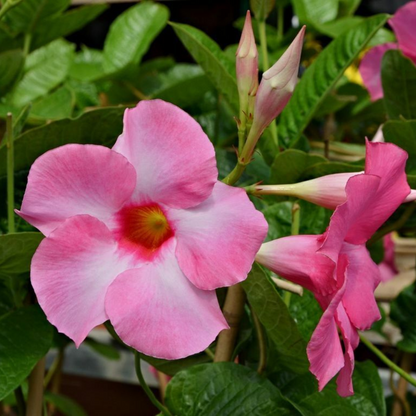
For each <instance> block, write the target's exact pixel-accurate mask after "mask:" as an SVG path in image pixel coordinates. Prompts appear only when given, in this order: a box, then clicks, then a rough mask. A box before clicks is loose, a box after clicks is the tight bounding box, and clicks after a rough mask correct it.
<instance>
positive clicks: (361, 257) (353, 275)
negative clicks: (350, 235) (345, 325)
mask: <svg viewBox="0 0 416 416" xmlns="http://www.w3.org/2000/svg"><path fill="white" fill-rule="evenodd" d="M341 253H342V254H345V255H347V256H348V267H347V274H348V283H347V285H346V288H345V293H344V297H343V298H342V303H343V305H344V307H345V309H346V311H347V314H348V316H349V318H350V320H351V322H352V323H353V325H354V326H355V327H356V328H358V329H361V330H366V329H369V328H370V327H371V325H373V323H374V322H375V321H378V320H379V319H380V317H381V316H380V311H379V309H378V306H377V302H376V300H375V297H374V291H375V290H376V288H377V286H378V285H379V283H380V281H381V276H380V271H379V269H378V267H377V264H375V263H374V262H373V260H372V259H371V257H370V253H369V252H368V250H367V248H366V247H365V246H364V245H355V244H347V243H345V244H344V245H343V247H342V251H341Z"/></svg>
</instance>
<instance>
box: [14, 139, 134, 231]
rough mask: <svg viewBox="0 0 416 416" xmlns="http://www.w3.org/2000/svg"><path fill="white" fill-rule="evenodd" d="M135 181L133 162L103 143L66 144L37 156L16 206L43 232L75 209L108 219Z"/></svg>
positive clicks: (129, 191) (123, 201)
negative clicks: (19, 202) (19, 203)
mask: <svg viewBox="0 0 416 416" xmlns="http://www.w3.org/2000/svg"><path fill="white" fill-rule="evenodd" d="M135 185H136V173H135V171H134V168H133V166H132V165H131V164H130V163H129V162H128V161H127V159H126V158H125V157H123V156H122V155H120V154H118V153H116V152H114V151H112V150H110V149H107V148H106V147H103V146H94V145H78V144H68V145H66V146H62V147H58V148H56V149H53V150H50V151H49V152H46V153H45V154H44V155H42V156H40V157H39V158H38V159H37V160H36V161H35V163H34V164H33V165H32V168H31V169H30V172H29V179H28V184H27V187H26V192H25V195H24V198H23V202H22V208H21V211H16V212H17V214H18V215H20V216H21V217H22V218H24V219H25V220H26V221H28V222H29V223H30V224H32V225H33V226H35V227H36V228H38V229H39V230H40V231H41V232H42V233H43V234H45V235H48V234H49V233H50V232H51V231H53V230H54V229H55V228H56V227H58V226H59V225H60V224H61V223H62V222H63V221H65V219H67V218H69V217H72V216H74V215H78V214H89V215H92V216H94V217H96V218H98V219H100V220H101V221H103V222H105V223H108V221H109V219H110V218H111V217H112V215H113V214H114V213H115V212H117V211H118V210H119V209H120V208H121V207H122V206H123V204H124V203H125V202H126V200H128V199H129V198H130V196H131V195H132V193H133V190H134V187H135Z"/></svg>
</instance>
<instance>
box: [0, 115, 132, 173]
mask: <svg viewBox="0 0 416 416" xmlns="http://www.w3.org/2000/svg"><path fill="white" fill-rule="evenodd" d="M123 113H124V108H121V107H117V108H112V107H108V108H103V109H99V110H94V111H89V112H87V113H85V114H83V115H82V116H81V117H79V118H76V119H72V120H71V119H65V120H59V121H54V122H52V123H49V124H47V125H45V126H42V127H38V128H35V129H31V130H28V131H26V132H25V133H23V134H22V135H21V136H19V137H17V138H16V140H15V144H14V150H15V171H16V172H17V171H19V170H25V169H29V168H30V166H31V164H32V163H33V162H34V161H35V160H36V158H38V157H39V156H40V155H42V154H43V153H45V152H47V151H48V150H50V149H54V148H55V147H59V146H63V145H64V144H68V143H80V144H100V145H104V146H111V145H112V144H113V143H114V142H115V141H116V139H117V137H118V135H119V134H120V133H121V131H122V128H123ZM6 157H7V152H6V146H2V147H0V179H1V178H3V177H6Z"/></svg>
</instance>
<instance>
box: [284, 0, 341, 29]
mask: <svg viewBox="0 0 416 416" xmlns="http://www.w3.org/2000/svg"><path fill="white" fill-rule="evenodd" d="M338 1H339V0H326V1H322V0H292V3H293V7H294V9H295V14H296V15H297V16H298V17H299V20H300V22H301V23H310V24H312V25H314V24H317V23H318V24H319V23H325V22H329V21H331V20H334V19H335V18H336V17H337V14H338Z"/></svg>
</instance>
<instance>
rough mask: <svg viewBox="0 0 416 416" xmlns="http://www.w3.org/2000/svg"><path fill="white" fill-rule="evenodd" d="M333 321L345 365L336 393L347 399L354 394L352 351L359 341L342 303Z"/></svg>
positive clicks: (339, 376) (339, 377)
mask: <svg viewBox="0 0 416 416" xmlns="http://www.w3.org/2000/svg"><path fill="white" fill-rule="evenodd" d="M347 273H348V272H347ZM335 319H336V322H337V324H338V326H339V328H340V329H341V333H342V339H343V341H344V350H345V354H344V361H345V364H344V367H343V368H341V371H340V372H339V375H338V377H337V392H338V394H339V395H340V396H342V397H347V396H351V395H352V394H354V389H353V387H352V373H353V371H354V361H355V360H354V350H355V349H356V348H357V346H358V344H359V341H360V339H359V337H358V332H357V330H356V329H355V328H354V327H353V326H352V325H351V322H350V320H349V319H348V316H347V314H346V312H345V309H344V307H343V305H342V303H340V304H339V305H338V308H337V311H336V314H335Z"/></svg>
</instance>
